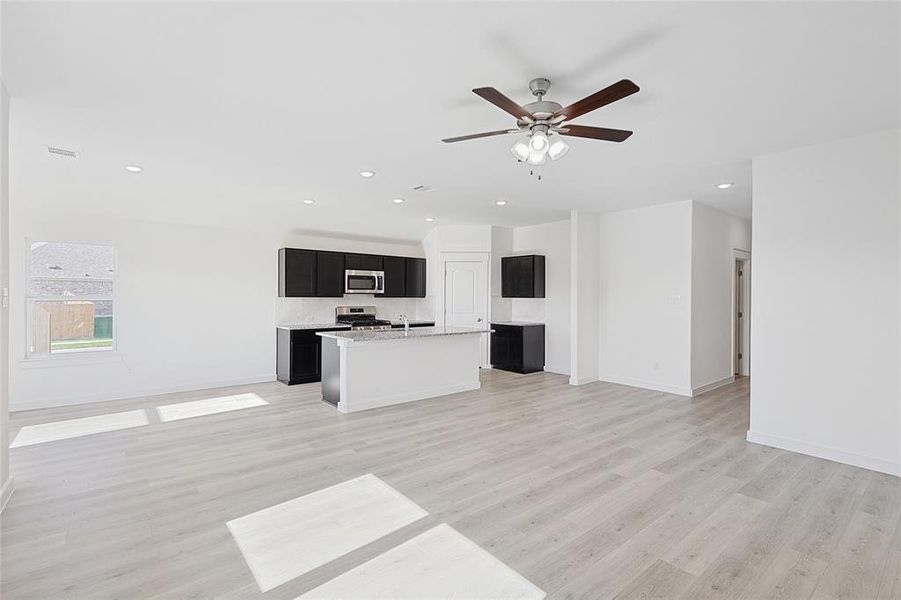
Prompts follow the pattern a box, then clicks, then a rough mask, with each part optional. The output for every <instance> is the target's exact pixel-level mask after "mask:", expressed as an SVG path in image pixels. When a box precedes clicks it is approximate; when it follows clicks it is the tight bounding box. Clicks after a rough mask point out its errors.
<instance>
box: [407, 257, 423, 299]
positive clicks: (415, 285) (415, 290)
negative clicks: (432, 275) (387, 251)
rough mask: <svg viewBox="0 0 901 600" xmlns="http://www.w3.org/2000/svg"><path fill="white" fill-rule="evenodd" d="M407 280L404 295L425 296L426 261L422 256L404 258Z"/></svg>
mask: <svg viewBox="0 0 901 600" xmlns="http://www.w3.org/2000/svg"><path fill="white" fill-rule="evenodd" d="M405 261H406V267H407V281H406V288H407V290H406V296H407V297H408V298H425V289H426V280H425V276H426V262H425V259H424V258H406V259H405Z"/></svg>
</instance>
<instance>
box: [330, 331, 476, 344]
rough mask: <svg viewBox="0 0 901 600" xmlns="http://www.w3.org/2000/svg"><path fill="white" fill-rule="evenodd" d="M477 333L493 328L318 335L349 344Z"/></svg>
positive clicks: (334, 332) (341, 332)
mask: <svg viewBox="0 0 901 600" xmlns="http://www.w3.org/2000/svg"><path fill="white" fill-rule="evenodd" d="M476 333H491V329H479V328H475V327H416V328H415V329H412V328H411V329H410V330H409V331H404V330H402V329H400V330H398V329H383V330H381V331H379V330H365V331H320V332H318V333H317V334H316V335H319V336H322V337H324V338H330V339H334V340H338V344H339V345H349V344H362V343H368V342H388V341H395V340H406V339H414V338H427V337H438V336H444V335H466V334H476Z"/></svg>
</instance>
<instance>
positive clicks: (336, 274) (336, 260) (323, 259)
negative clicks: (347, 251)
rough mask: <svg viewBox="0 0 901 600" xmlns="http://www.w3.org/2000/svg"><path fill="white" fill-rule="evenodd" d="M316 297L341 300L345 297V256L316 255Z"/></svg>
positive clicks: (322, 253) (336, 254) (325, 253)
mask: <svg viewBox="0 0 901 600" xmlns="http://www.w3.org/2000/svg"><path fill="white" fill-rule="evenodd" d="M316 270H317V273H316V275H317V277H316V282H317V285H316V295H317V296H326V297H330V298H340V297H341V296H343V295H344V254H342V253H341V252H317V253H316Z"/></svg>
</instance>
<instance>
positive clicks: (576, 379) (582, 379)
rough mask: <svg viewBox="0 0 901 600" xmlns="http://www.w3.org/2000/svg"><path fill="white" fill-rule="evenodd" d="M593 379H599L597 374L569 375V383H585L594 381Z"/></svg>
mask: <svg viewBox="0 0 901 600" xmlns="http://www.w3.org/2000/svg"><path fill="white" fill-rule="evenodd" d="M595 381H600V380H599V379H598V378H597V375H590V376H588V377H573V376H572V375H570V376H569V385H585V384H586V383H594V382H595Z"/></svg>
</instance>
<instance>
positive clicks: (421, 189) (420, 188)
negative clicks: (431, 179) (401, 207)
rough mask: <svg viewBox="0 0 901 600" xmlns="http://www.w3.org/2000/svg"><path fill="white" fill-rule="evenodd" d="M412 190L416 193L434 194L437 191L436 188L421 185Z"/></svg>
mask: <svg viewBox="0 0 901 600" xmlns="http://www.w3.org/2000/svg"><path fill="white" fill-rule="evenodd" d="M410 189H411V190H413V191H414V192H434V191H435V188H433V187H432V186H430V185H423V184H421V183H420V184H419V185H414V186H413V187H412V188H410Z"/></svg>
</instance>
